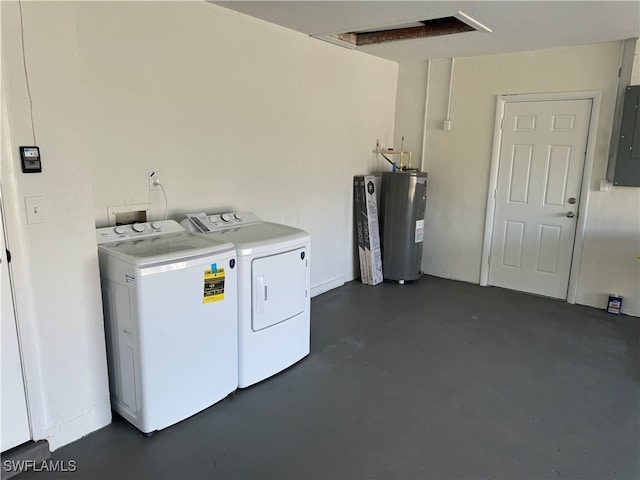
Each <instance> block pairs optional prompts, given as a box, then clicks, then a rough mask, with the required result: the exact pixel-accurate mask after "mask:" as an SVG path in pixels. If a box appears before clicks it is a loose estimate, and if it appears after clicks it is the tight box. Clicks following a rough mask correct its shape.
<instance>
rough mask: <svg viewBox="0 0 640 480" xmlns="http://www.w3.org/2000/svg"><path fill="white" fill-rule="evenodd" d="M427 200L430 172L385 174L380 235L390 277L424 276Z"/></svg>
mask: <svg viewBox="0 0 640 480" xmlns="http://www.w3.org/2000/svg"><path fill="white" fill-rule="evenodd" d="M426 202H427V173H426V172H418V171H403V172H384V173H383V174H382V198H381V202H380V203H381V208H380V237H381V239H382V265H383V266H384V270H383V271H384V278H385V279H386V280H393V281H396V282H399V283H404V282H405V281H407V280H417V279H418V278H420V268H421V264H422V243H423V239H424V211H425V208H426Z"/></svg>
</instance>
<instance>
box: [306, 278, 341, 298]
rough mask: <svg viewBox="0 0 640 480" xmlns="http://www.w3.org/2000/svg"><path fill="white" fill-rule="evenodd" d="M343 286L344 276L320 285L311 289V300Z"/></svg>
mask: <svg viewBox="0 0 640 480" xmlns="http://www.w3.org/2000/svg"><path fill="white" fill-rule="evenodd" d="M342 285H344V276H343V275H340V276H339V277H336V278H334V279H332V280H328V281H326V282H323V283H320V284H318V285H315V286H313V287H311V298H313V297H316V296H318V295H320V294H322V293H325V292H328V291H329V290H333V289H334V288H338V287H341V286H342Z"/></svg>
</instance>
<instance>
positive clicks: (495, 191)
mask: <svg viewBox="0 0 640 480" xmlns="http://www.w3.org/2000/svg"><path fill="white" fill-rule="evenodd" d="M497 193H498V189H497V188H494V189H493V199H494V200H495V199H496V195H497Z"/></svg>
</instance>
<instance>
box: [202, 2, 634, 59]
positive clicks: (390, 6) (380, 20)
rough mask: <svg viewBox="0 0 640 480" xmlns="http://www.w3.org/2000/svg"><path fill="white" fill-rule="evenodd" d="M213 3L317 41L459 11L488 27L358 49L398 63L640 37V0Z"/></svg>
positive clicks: (451, 14) (449, 14) (453, 14)
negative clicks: (484, 29)
mask: <svg viewBox="0 0 640 480" xmlns="http://www.w3.org/2000/svg"><path fill="white" fill-rule="evenodd" d="M211 3H215V4H217V5H220V6H222V7H225V8H229V9H232V10H236V11H238V12H241V13H244V14H247V15H250V16H252V17H256V18H259V19H262V20H266V21H267V22H271V23H275V24H277V25H281V26H283V27H286V28H290V29H292V30H296V31H298V32H302V33H305V34H307V35H312V36H317V37H323V36H327V35H332V34H337V33H343V32H353V31H360V30H371V29H378V28H384V27H387V26H392V25H401V24H407V23H410V22H414V21H420V20H428V19H433V18H440V17H448V16H455V15H459V12H462V13H463V14H465V15H467V16H468V17H471V18H472V19H473V20H475V21H476V22H479V23H480V24H482V25H484V26H486V27H488V28H489V29H490V30H491V33H489V32H486V31H472V32H465V33H457V34H454V35H447V36H438V37H427V38H420V39H412V40H401V41H395V42H391V43H384V44H378V45H366V46H359V47H355V49H356V50H359V51H362V52H365V53H368V54H371V55H375V56H378V57H382V58H387V59H389V60H394V61H398V62H403V61H415V60H423V59H427V58H443V57H461V56H474V55H489V54H499V53H509V52H518V51H528V50H540V49H544V48H555V47H563V46H574V45H586V44H592V43H603V42H610V41H616V40H623V39H626V38H631V37H638V36H639V35H640V0H635V1H554V2H544V1H466V2H458V1H268V0H264V1H212V2H211ZM318 41H321V40H318ZM336 48H342V47H336ZM352 48H353V47H352Z"/></svg>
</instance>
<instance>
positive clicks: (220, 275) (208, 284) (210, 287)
mask: <svg viewBox="0 0 640 480" xmlns="http://www.w3.org/2000/svg"><path fill="white" fill-rule="evenodd" d="M220 300H224V268H216V269H215V270H205V271H204V296H203V297H202V303H213V302H219V301H220Z"/></svg>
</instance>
